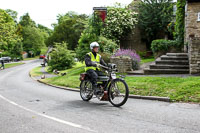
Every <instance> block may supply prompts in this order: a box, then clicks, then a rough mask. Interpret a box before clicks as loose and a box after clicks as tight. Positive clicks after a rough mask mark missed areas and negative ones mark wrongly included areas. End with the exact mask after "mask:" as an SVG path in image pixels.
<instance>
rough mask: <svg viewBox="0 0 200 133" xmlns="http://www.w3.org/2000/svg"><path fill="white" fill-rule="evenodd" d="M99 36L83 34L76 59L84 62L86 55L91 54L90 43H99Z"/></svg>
mask: <svg viewBox="0 0 200 133" xmlns="http://www.w3.org/2000/svg"><path fill="white" fill-rule="evenodd" d="M97 40H98V39H97V36H96V35H95V34H92V33H87V32H83V33H82V34H81V38H80V39H79V42H78V43H79V44H78V47H77V48H76V57H77V58H78V60H79V61H84V57H85V55H86V54H87V53H88V52H90V51H91V50H90V43H92V42H94V41H97Z"/></svg>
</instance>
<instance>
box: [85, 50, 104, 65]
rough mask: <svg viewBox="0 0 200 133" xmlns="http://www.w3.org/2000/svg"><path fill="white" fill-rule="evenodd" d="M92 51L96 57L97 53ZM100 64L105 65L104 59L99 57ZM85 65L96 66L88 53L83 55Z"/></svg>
mask: <svg viewBox="0 0 200 133" xmlns="http://www.w3.org/2000/svg"><path fill="white" fill-rule="evenodd" d="M92 53H93V55H94V57H95V58H96V56H97V54H96V53H95V52H92ZM100 64H101V65H104V66H107V64H106V63H105V62H104V60H103V59H102V58H100ZM85 65H86V66H88V67H90V66H94V67H96V63H94V62H92V61H91V57H90V56H89V55H86V56H85Z"/></svg>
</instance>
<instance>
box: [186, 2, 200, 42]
mask: <svg viewBox="0 0 200 133" xmlns="http://www.w3.org/2000/svg"><path fill="white" fill-rule="evenodd" d="M198 12H200V2H188V3H187V6H186V14H185V42H189V41H190V37H200V21H197V18H198Z"/></svg>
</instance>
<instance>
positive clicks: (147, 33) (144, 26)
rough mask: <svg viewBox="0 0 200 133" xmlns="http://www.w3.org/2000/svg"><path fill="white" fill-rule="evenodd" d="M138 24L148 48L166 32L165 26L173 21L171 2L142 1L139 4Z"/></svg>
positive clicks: (167, 0) (168, 0) (157, 0)
mask: <svg viewBox="0 0 200 133" xmlns="http://www.w3.org/2000/svg"><path fill="white" fill-rule="evenodd" d="M138 7H139V15H138V24H139V28H140V29H141V31H142V32H141V33H142V36H143V39H144V40H146V41H147V46H148V47H149V46H150V44H151V42H152V41H153V40H155V39H158V38H161V37H163V36H161V33H164V34H165V33H166V32H167V25H168V24H169V23H170V22H171V21H172V20H173V3H172V0H143V1H141V2H140V3H139V6H138Z"/></svg>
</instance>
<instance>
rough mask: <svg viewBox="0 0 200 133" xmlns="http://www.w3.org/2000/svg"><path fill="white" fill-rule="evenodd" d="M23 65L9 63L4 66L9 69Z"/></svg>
mask: <svg viewBox="0 0 200 133" xmlns="http://www.w3.org/2000/svg"><path fill="white" fill-rule="evenodd" d="M22 64H24V63H21V62H20V63H9V64H5V68H10V67H15V66H19V65H22Z"/></svg>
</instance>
